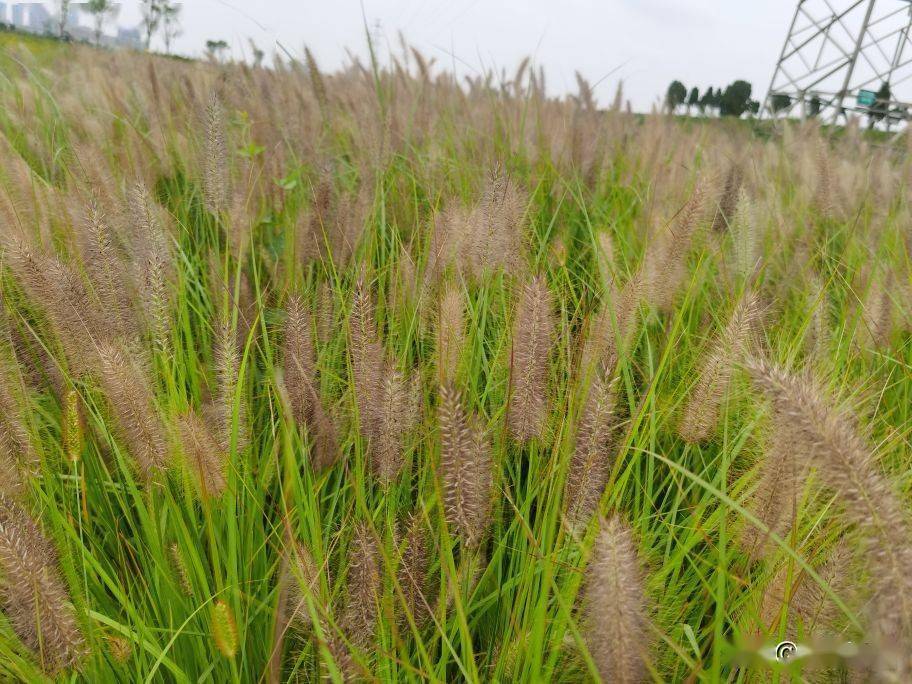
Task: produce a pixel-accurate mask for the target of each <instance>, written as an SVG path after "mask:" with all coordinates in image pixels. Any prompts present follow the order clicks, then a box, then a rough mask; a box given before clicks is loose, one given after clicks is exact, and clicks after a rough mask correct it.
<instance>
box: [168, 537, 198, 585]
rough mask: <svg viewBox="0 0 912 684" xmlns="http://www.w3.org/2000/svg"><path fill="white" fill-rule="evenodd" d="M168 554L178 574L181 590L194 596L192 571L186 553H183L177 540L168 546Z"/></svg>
mask: <svg viewBox="0 0 912 684" xmlns="http://www.w3.org/2000/svg"><path fill="white" fill-rule="evenodd" d="M168 554H169V555H170V556H171V567H172V569H173V570H174V574H175V575H176V576H177V582H178V584H179V585H180V588H181V591H183V592H184V594H186V595H187V596H193V583H192V582H191V581H190V572H189V571H188V570H187V564H186V563H185V562H184V555H183V554H182V553H181V550H180V545H179V544H178V543H177V542H172V543H171V545H170V546H169V547H168Z"/></svg>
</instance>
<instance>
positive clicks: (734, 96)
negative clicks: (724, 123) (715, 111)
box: [719, 80, 751, 117]
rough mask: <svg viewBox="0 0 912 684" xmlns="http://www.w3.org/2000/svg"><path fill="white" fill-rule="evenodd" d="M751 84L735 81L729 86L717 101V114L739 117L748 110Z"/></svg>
mask: <svg viewBox="0 0 912 684" xmlns="http://www.w3.org/2000/svg"><path fill="white" fill-rule="evenodd" d="M750 96H751V84H750V83H748V82H747V81H740V80H739V81H735V82H733V83H732V84H731V85H729V86H728V87H727V88H726V89H725V92H723V93H722V96H721V98H720V99H719V114H721V115H722V116H734V117H739V116H741V115H742V114H744V112H746V111H748V109H749V108H750V102H751V99H750Z"/></svg>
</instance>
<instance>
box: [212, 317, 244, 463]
mask: <svg viewBox="0 0 912 684" xmlns="http://www.w3.org/2000/svg"><path fill="white" fill-rule="evenodd" d="M215 373H216V388H217V389H216V391H217V395H216V396H217V398H216V405H215V406H216V408H215V410H214V411H213V413H214V417H215V418H216V420H217V424H218V428H219V431H218V434H219V440H220V441H221V443H222V446H223V448H224V449H225V451H227V452H231V451H232V448H233V450H235V451H242V450H243V449H244V448H245V447H246V446H247V439H248V432H247V411H246V403H245V401H244V397H243V394H242V391H243V383H242V378H241V358H240V354H239V352H238V348H237V343H236V339H235V334H234V328H233V326H232V324H231V320H230V318H227V317H226V318H223V319H222V324H221V326H220V327H219V330H218V338H217V339H216V346H215Z"/></svg>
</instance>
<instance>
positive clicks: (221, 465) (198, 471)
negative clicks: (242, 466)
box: [179, 410, 228, 499]
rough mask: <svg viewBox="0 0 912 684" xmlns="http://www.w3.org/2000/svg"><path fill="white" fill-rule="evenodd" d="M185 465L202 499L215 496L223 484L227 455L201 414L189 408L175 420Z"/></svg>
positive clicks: (220, 492) (218, 493)
mask: <svg viewBox="0 0 912 684" xmlns="http://www.w3.org/2000/svg"><path fill="white" fill-rule="evenodd" d="M179 427H180V434H181V443H182V450H183V454H184V458H185V459H186V465H187V467H188V469H189V470H190V472H192V473H193V474H194V476H195V477H196V480H197V483H198V484H199V488H200V493H201V494H202V497H203V499H207V498H209V497H219V496H221V495H222V493H223V492H224V491H225V487H226V486H227V479H226V477H227V474H226V472H225V471H226V465H227V463H226V462H227V460H228V458H227V457H228V455H227V454H226V453H225V451H224V449H223V448H222V445H221V444H220V443H219V441H218V439H216V438H215V436H214V435H213V434H212V432H211V431H210V430H209V426H208V425H206V423H205V421H204V420H203V419H202V417H201V416H200V415H199V414H197V413H196V412H195V411H193V410H191V411H189V412H188V413H187V414H186V415H184V416H181V418H180V421H179Z"/></svg>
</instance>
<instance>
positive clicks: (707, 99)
mask: <svg viewBox="0 0 912 684" xmlns="http://www.w3.org/2000/svg"><path fill="white" fill-rule="evenodd" d="M714 101H715V95H714V94H713V88H712V86H709V87H708V88H707V89H706V92H705V93H703V97H701V98H700V111H706V110H708V109H712V108H713V107H714V104H713V102H714Z"/></svg>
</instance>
